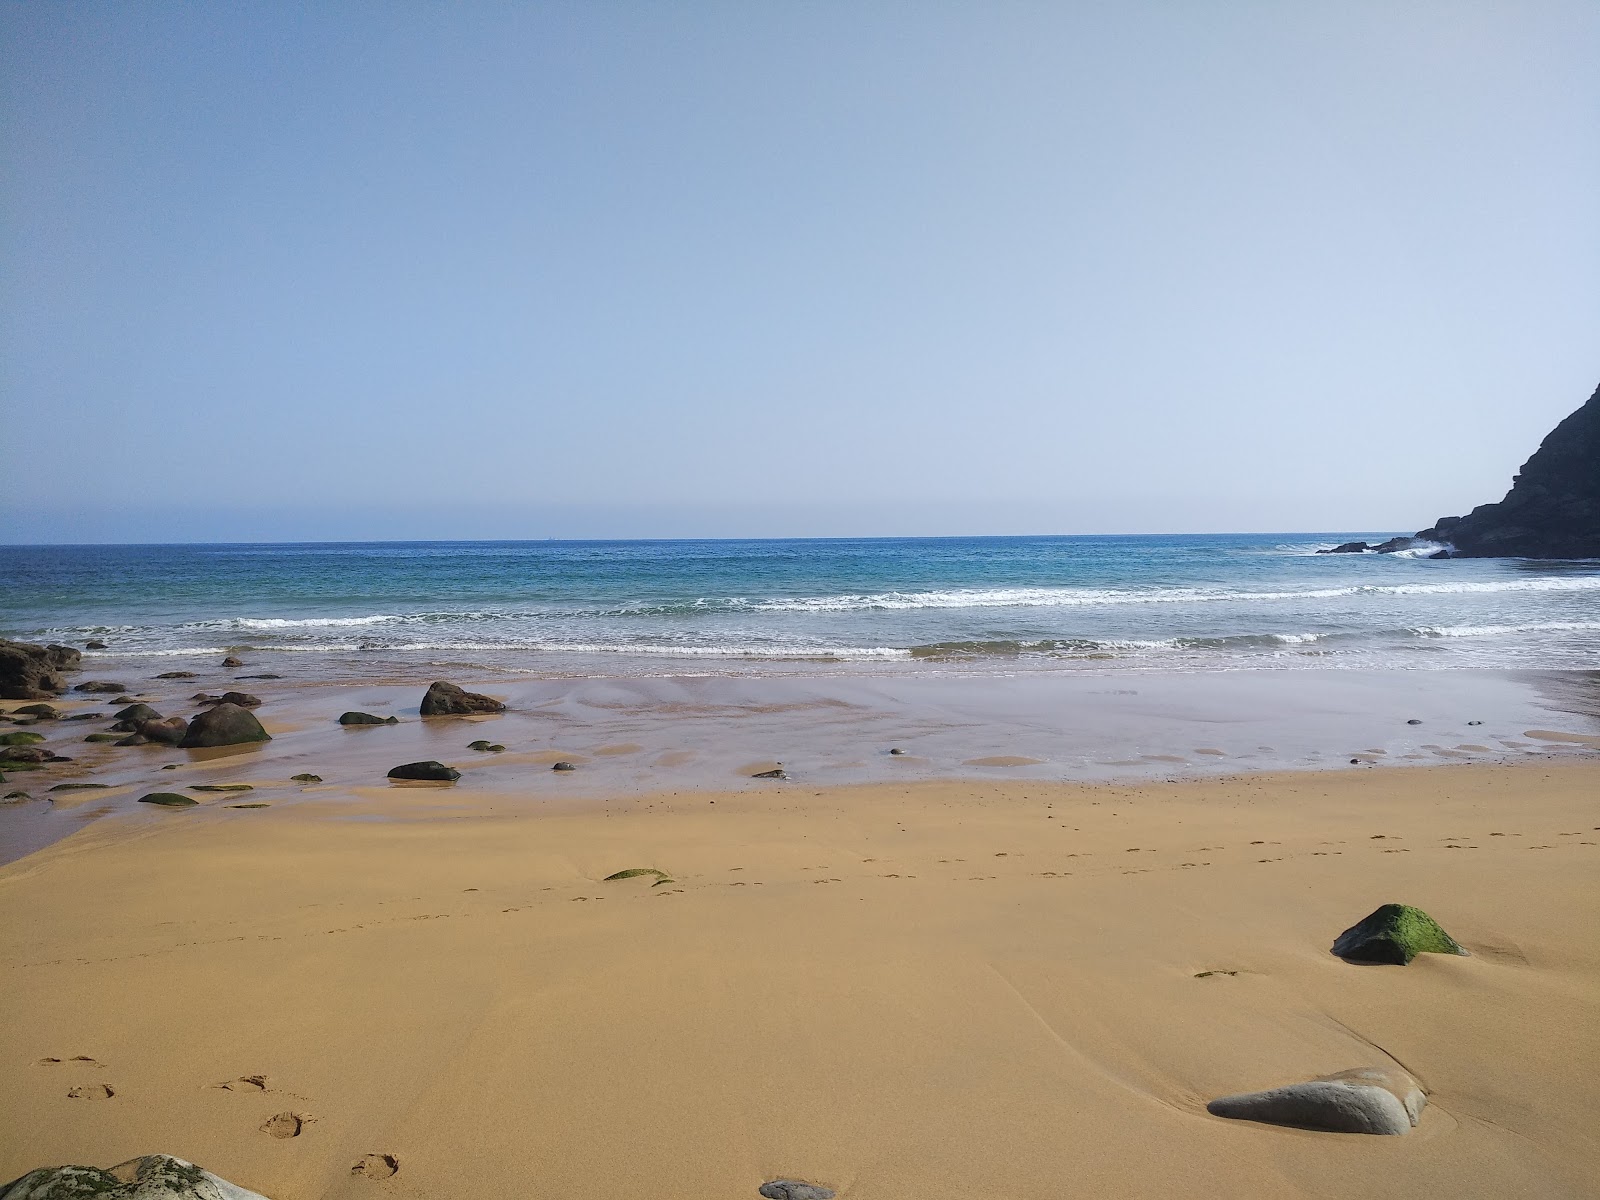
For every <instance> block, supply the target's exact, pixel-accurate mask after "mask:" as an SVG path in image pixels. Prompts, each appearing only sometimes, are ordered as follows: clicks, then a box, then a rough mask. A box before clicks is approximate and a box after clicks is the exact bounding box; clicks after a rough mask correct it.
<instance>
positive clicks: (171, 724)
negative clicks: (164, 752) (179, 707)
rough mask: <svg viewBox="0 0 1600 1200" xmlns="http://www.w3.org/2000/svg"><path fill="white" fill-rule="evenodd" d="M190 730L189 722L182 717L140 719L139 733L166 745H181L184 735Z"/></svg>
mask: <svg viewBox="0 0 1600 1200" xmlns="http://www.w3.org/2000/svg"><path fill="white" fill-rule="evenodd" d="M188 732H189V722H187V721H185V720H184V719H183V718H182V717H168V718H166V719H165V720H155V721H140V722H139V727H138V733H139V734H140V736H141V737H145V738H148V739H149V740H150V741H152V742H160V743H161V744H162V745H165V746H176V745H179V744H180V743H181V742H182V741H183V738H184V735H185V734H187V733H188Z"/></svg>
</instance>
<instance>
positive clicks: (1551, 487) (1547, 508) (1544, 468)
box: [1417, 388, 1600, 558]
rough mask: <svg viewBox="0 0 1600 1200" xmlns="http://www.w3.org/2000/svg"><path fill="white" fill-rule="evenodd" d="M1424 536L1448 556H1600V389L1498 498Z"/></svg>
mask: <svg viewBox="0 0 1600 1200" xmlns="http://www.w3.org/2000/svg"><path fill="white" fill-rule="evenodd" d="M1417 537H1418V538H1421V539H1424V540H1426V541H1430V542H1442V543H1444V544H1445V546H1446V550H1445V551H1444V556H1445V557H1448V558H1600V388H1596V389H1595V393H1594V395H1592V396H1590V397H1589V399H1588V402H1587V403H1585V404H1584V406H1583V407H1582V408H1580V409H1578V411H1577V412H1575V413H1573V414H1572V415H1571V416H1569V417H1567V419H1566V420H1564V421H1562V422H1561V424H1559V425H1557V426H1556V427H1555V428H1554V429H1553V430H1551V431H1550V435H1549V436H1548V437H1546V438H1545V439H1544V441H1543V442H1542V443H1541V444H1540V446H1539V449H1538V450H1536V451H1535V452H1534V455H1533V457H1532V458H1530V459H1529V460H1528V461H1527V462H1525V463H1523V464H1522V470H1521V472H1519V473H1518V475H1517V476H1516V478H1515V479H1513V480H1512V482H1511V490H1510V491H1509V492H1507V493H1506V496H1505V499H1504V500H1501V501H1500V502H1499V503H1497V504H1480V505H1479V506H1478V507H1477V508H1475V509H1473V510H1472V511H1471V512H1470V513H1468V514H1467V515H1466V516H1464V517H1440V518H1439V520H1438V521H1437V522H1436V523H1435V524H1434V526H1433V528H1431V529H1424V530H1422V531H1421V532H1420V533H1418V534H1417Z"/></svg>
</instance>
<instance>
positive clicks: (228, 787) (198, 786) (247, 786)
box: [189, 783, 256, 792]
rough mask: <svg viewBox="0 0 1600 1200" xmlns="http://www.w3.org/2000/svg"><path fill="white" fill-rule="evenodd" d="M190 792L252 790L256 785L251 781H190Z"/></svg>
mask: <svg viewBox="0 0 1600 1200" xmlns="http://www.w3.org/2000/svg"><path fill="white" fill-rule="evenodd" d="M189 790H190V791H191V792H253V791H255V790H256V786H255V784H253V783H191V784H190V785H189Z"/></svg>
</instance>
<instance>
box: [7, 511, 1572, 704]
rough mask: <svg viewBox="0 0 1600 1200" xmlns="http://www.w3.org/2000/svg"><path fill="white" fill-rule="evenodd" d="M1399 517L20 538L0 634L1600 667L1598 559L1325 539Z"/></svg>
mask: <svg viewBox="0 0 1600 1200" xmlns="http://www.w3.org/2000/svg"><path fill="white" fill-rule="evenodd" d="M1385 536H1388V535H1387V534H1386V533H1384V532H1382V531H1365V532H1354V533H1337V534H1264V535H1263V534H1253V535H1233V536H1222V535H1206V536H1171V537H1033V538H915V539H892V538H886V539H828V540H772V541H673V542H425V543H392V542H389V543H362V544H321V543H319V544H307V545H202V546H78V547H48V546H46V547H5V548H0V632H3V633H4V635H5V636H7V637H15V638H22V639H25V640H33V641H43V640H54V641H65V642H69V643H75V644H78V645H82V644H83V642H84V641H86V640H89V639H100V640H104V641H106V642H107V643H108V644H109V648H108V649H107V650H106V651H104V652H98V653H99V654H100V655H103V657H104V658H105V659H106V660H107V662H106V665H107V666H111V665H114V663H115V662H117V661H129V660H150V659H160V660H170V665H171V666H173V667H180V666H182V665H183V660H184V659H189V658H193V659H201V658H209V657H211V656H215V655H217V654H220V653H226V652H229V651H240V650H244V651H245V652H247V653H250V654H252V655H253V656H254V659H253V661H254V662H256V663H259V664H261V665H262V666H263V669H266V670H270V671H273V672H276V673H281V674H283V675H284V676H286V677H288V678H330V677H332V678H362V677H367V678H376V677H382V676H388V675H393V674H396V673H402V672H409V671H410V670H412V669H415V668H419V667H423V666H428V667H436V666H465V667H475V668H482V669H486V670H504V671H510V672H518V673H520V672H531V673H536V674H556V675H562V674H579V675H594V674H624V675H626V674H705V673H712V674H717V673H758V674H759V673H790V672H796V671H806V670H824V671H828V670H837V669H839V668H840V667H841V666H851V667H853V669H856V670H868V671H874V672H876V671H891V672H901V671H922V672H930V673H931V672H951V671H959V672H980V673H981V672H990V671H1016V670H1052V669H1055V670H1073V669H1078V670H1084V669H1089V670H1100V671H1105V670H1112V671H1115V670H1146V669H1151V668H1155V669H1163V670H1177V671H1194V670H1216V669H1233V668H1239V667H1273V668H1292V667H1350V666H1354V667H1363V668H1371V667H1401V668H1440V667H1487V668H1501V667H1539V668H1555V669H1571V668H1600V563H1595V562H1590V563H1536V562H1526V561H1521V560H1492V561H1469V560H1448V561H1433V560H1429V559H1427V558H1425V557H1422V556H1414V557H1405V556H1398V555H1381V556H1380V555H1338V556H1317V555H1316V554H1315V553H1314V551H1315V550H1316V549H1317V548H1319V547H1323V546H1328V545H1332V544H1334V543H1335V542H1337V541H1341V540H1347V539H1349V538H1366V539H1369V540H1378V539H1381V538H1382V537H1385ZM130 665H134V664H133V663H132V662H130ZM140 665H142V664H140Z"/></svg>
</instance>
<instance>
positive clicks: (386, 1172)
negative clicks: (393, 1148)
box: [350, 1154, 400, 1179]
mask: <svg viewBox="0 0 1600 1200" xmlns="http://www.w3.org/2000/svg"><path fill="white" fill-rule="evenodd" d="M399 1169H400V1160H399V1159H398V1158H396V1157H395V1156H394V1155H392V1154H368V1155H366V1156H364V1157H363V1158H362V1159H361V1161H360V1162H358V1163H356V1165H355V1166H353V1167H351V1168H350V1174H352V1175H364V1176H366V1178H368V1179H388V1178H389V1177H390V1176H392V1175H393V1174H394V1173H395V1172H396V1171H398V1170H399Z"/></svg>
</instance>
